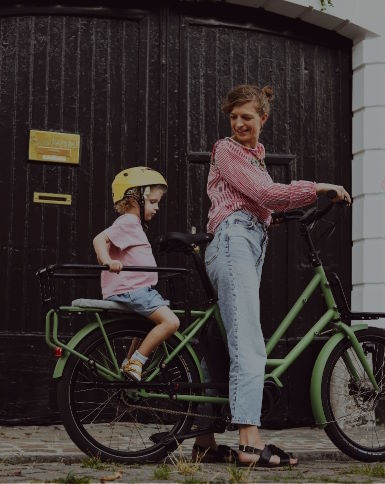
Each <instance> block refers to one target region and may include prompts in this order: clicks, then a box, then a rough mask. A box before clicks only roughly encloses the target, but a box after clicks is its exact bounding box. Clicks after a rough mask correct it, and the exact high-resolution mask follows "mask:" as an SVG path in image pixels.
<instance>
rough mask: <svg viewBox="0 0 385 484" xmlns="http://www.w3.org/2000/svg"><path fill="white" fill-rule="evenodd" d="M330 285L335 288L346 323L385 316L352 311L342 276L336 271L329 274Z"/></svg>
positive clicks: (340, 310)
mask: <svg viewBox="0 0 385 484" xmlns="http://www.w3.org/2000/svg"><path fill="white" fill-rule="evenodd" d="M327 276H328V280H329V283H330V286H331V287H332V289H334V296H335V299H336V302H337V305H338V311H339V313H340V315H341V319H342V321H344V323H347V324H349V323H351V322H352V321H371V320H376V319H381V318H385V313H361V312H359V313H358V312H357V313H355V312H352V311H351V310H350V307H349V305H348V301H347V299H346V296H345V292H344V289H343V287H342V283H341V280H340V278H339V277H338V275H337V274H336V273H335V272H331V273H329V274H327Z"/></svg>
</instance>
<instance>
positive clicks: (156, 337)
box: [138, 306, 180, 357]
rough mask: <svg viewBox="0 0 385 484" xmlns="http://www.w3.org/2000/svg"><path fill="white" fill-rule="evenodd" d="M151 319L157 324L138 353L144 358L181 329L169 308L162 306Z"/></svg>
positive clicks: (151, 315)
mask: <svg viewBox="0 0 385 484" xmlns="http://www.w3.org/2000/svg"><path fill="white" fill-rule="evenodd" d="M148 318H149V319H151V321H152V322H153V323H155V324H156V326H155V328H153V329H152V330H151V331H150V332H149V333H148V335H147V336H146V337H145V338H144V340H143V341H142V344H141V345H140V346H139V348H138V351H139V353H140V354H142V355H143V356H146V357H148V356H149V354H150V353H151V351H152V350H154V349H155V348H156V347H157V346H158V345H160V343H162V342H163V341H164V340H166V339H167V338H168V337H169V336H171V335H172V334H174V333H175V331H177V330H178V329H179V325H180V323H179V319H178V318H177V316H176V315H175V314H174V313H173V312H172V311H171V309H170V308H168V307H167V306H162V307H160V308H158V309H157V310H156V311H154V312H153V313H152V314H150V316H148Z"/></svg>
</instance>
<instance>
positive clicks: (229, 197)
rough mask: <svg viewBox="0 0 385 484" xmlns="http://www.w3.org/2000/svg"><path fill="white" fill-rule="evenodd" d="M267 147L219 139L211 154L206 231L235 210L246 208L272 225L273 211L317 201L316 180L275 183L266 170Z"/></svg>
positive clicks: (212, 230) (259, 218) (263, 221)
mask: <svg viewBox="0 0 385 484" xmlns="http://www.w3.org/2000/svg"><path fill="white" fill-rule="evenodd" d="M264 158H265V148H264V146H263V145H262V144H261V143H258V144H257V146H256V147H255V148H247V147H246V146H243V145H242V144H240V143H238V142H237V141H235V140H233V139H232V138H224V139H221V140H219V141H217V142H216V143H215V145H214V147H213V151H212V154H211V167H210V172H209V176H208V180H207V194H208V196H209V198H210V200H211V207H210V210H209V221H208V224H207V231H208V232H211V233H214V232H215V230H216V228H217V227H218V225H219V224H220V223H221V222H222V221H223V220H224V219H225V218H226V217H228V216H229V215H230V214H231V213H233V212H235V211H236V210H246V211H247V212H249V213H250V214H252V215H254V216H255V217H257V218H258V220H260V221H261V222H262V223H264V224H266V225H269V224H270V222H271V213H272V212H274V211H284V210H291V209H293V208H298V207H303V206H304V205H309V204H311V203H314V202H315V201H316V199H317V195H316V186H315V182H310V181H304V180H301V181H292V182H291V183H290V184H289V185H285V184H282V183H274V182H273V180H272V179H271V177H270V175H269V173H268V172H267V170H266V167H265V163H264Z"/></svg>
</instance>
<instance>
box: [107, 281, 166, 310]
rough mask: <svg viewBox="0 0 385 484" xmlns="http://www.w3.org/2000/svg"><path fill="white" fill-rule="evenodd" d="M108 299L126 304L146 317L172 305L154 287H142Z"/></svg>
mask: <svg viewBox="0 0 385 484" xmlns="http://www.w3.org/2000/svg"><path fill="white" fill-rule="evenodd" d="M107 301H115V302H118V303H122V304H125V305H126V306H127V308H129V309H130V310H131V311H134V312H136V313H138V314H140V315H141V316H145V317H148V316H150V315H151V314H152V313H153V312H154V311H156V310H157V309H159V308H161V307H164V306H170V301H168V300H167V299H163V297H162V296H161V295H160V294H159V292H158V291H157V290H156V289H153V288H152V287H141V288H140V289H135V290H134V291H129V292H125V293H124V294H116V295H114V296H110V297H108V298H107Z"/></svg>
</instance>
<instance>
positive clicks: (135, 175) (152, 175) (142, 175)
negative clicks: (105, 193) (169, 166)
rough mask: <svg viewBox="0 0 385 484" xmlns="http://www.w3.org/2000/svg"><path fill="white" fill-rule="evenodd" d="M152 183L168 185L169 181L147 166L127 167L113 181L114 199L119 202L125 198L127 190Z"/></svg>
mask: <svg viewBox="0 0 385 484" xmlns="http://www.w3.org/2000/svg"><path fill="white" fill-rule="evenodd" d="M150 185H165V186H166V187H167V182H166V180H165V179H164V178H163V176H162V175H161V174H160V173H159V172H157V171H155V170H152V169H151V168H147V167H146V166H135V167H133V168H127V169H126V170H123V171H121V172H120V173H118V174H117V175H116V177H115V178H114V181H113V182H112V199H113V201H114V203H116V202H119V200H122V198H124V196H125V195H126V192H127V190H129V189H131V188H136V187H148V186H150Z"/></svg>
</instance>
